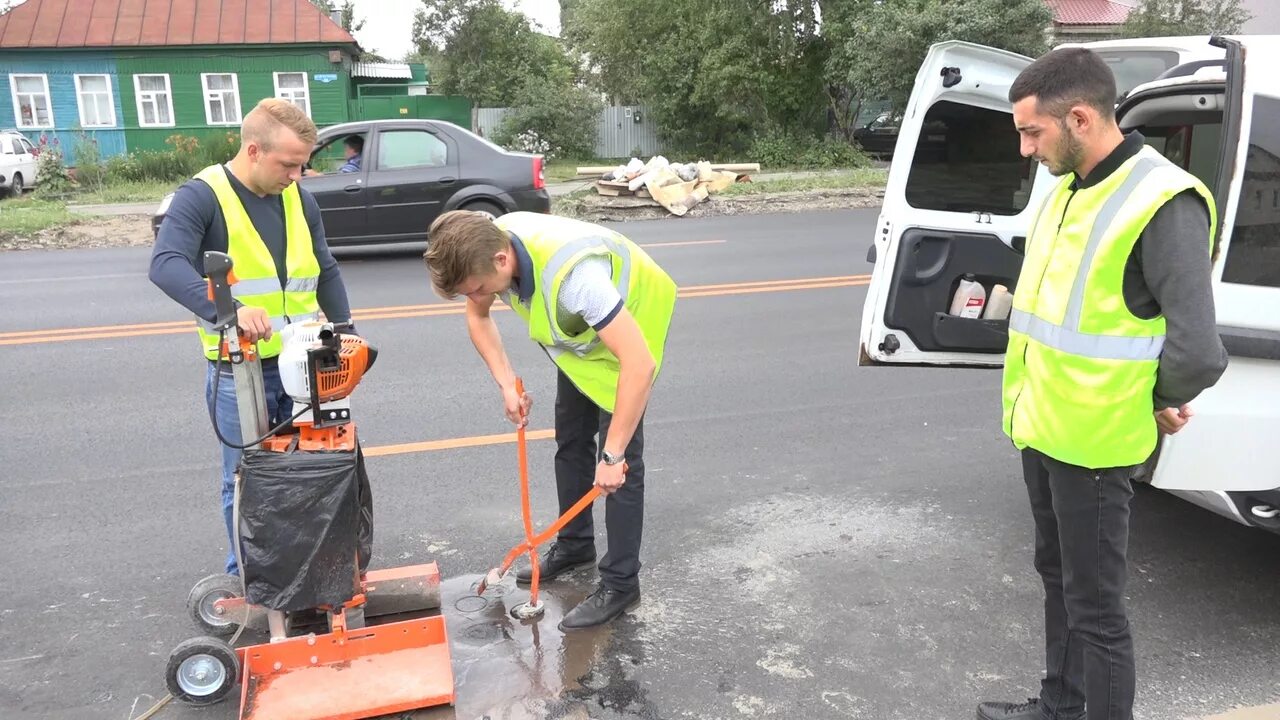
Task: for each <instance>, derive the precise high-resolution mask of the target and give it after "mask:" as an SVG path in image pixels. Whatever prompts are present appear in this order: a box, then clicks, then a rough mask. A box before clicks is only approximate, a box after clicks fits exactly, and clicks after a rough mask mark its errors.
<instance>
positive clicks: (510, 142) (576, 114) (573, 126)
mask: <svg viewBox="0 0 1280 720" xmlns="http://www.w3.org/2000/svg"><path fill="white" fill-rule="evenodd" d="M519 99H520V102H519V104H517V105H516V106H515V108H514V109H513V110H512V111H511V112H510V113H509V114H508V115H507V116H506V118H504V119H503V121H502V125H501V126H500V127H499V128H498V130H497V131H496V132H495V133H494V142H496V143H498V144H499V145H502V146H504V147H506V148H509V149H512V150H519V151H521V152H533V153H536V154H540V155H544V156H545V157H547V159H551V158H553V157H560V158H588V157H592V156H593V155H594V154H595V147H596V123H597V119H598V117H599V115H600V111H601V110H602V109H603V108H604V103H603V102H602V101H601V100H600V98H599V97H597V96H596V95H595V94H593V93H592V92H591V91H590V90H586V89H584V88H577V87H572V86H565V87H560V88H556V87H546V86H541V87H535V84H534V83H530V86H529V87H527V88H526V89H525V90H523V91H522V92H521V93H520V94H519Z"/></svg>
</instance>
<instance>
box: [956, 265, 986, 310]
mask: <svg viewBox="0 0 1280 720" xmlns="http://www.w3.org/2000/svg"><path fill="white" fill-rule="evenodd" d="M986 304H987V289H986V288H984V287H982V283H980V282H978V281H977V280H976V279H975V278H974V277H973V275H971V274H966V275H965V276H964V278H962V279H961V280H960V287H958V288H956V295H955V297H954V298H952V299H951V314H952V315H958V316H960V317H962V318H978V317H981V316H982V308H983V307H985V306H986Z"/></svg>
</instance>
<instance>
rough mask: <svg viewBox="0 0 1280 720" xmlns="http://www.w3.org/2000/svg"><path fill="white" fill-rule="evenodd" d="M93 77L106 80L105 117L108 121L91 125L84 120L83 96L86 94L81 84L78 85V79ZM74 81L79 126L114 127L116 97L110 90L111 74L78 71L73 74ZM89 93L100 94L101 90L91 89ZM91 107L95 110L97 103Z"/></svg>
mask: <svg viewBox="0 0 1280 720" xmlns="http://www.w3.org/2000/svg"><path fill="white" fill-rule="evenodd" d="M95 77H100V78H105V79H106V81H107V90H106V95H107V118H108V121H107V122H105V123H94V124H92V125H91V124H89V123H88V122H87V121H86V120H85V116H84V108H85V103H84V98H85V94H86V93H85V91H84V88H83V87H81V85H80V81H81V79H82V78H95ZM75 82H76V104H77V105H78V106H79V107H80V127H84V128H110V127H115V126H116V99H115V93H114V92H112V90H111V76H110V75H107V74H106V73H85V74H79V73H77V74H76V76H75ZM89 94H92V95H101V94H102V93H101V91H98V90H93V91H90V93H89ZM93 107H94V109H95V110H96V109H97V107H98V106H97V103H96V102H95V103H94V105H93Z"/></svg>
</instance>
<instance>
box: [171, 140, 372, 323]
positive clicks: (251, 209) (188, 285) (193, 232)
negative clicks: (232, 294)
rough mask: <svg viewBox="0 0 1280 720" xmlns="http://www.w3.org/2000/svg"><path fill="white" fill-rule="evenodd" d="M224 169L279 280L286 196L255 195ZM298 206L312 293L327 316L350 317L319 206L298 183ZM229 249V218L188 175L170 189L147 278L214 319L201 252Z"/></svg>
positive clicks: (209, 190) (282, 273)
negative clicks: (313, 275)
mask: <svg viewBox="0 0 1280 720" xmlns="http://www.w3.org/2000/svg"><path fill="white" fill-rule="evenodd" d="M223 171H224V172H226V173H227V178H228V179H229V180H230V181H231V187H232V188H234V189H235V192H236V196H237V197H239V198H240V202H241V204H243V205H244V209H245V211H246V212H247V213H248V214H249V220H250V221H251V222H252V223H253V227H254V228H255V229H257V231H258V234H259V235H260V236H262V242H263V243H264V244H265V245H266V246H267V250H269V251H270V252H271V257H272V258H273V259H275V261H276V272H277V273H278V275H279V277H280V282H281V284H282V285H283V284H284V282H285V280H286V278H287V273H286V267H285V258H286V254H285V229H284V200H283V198H282V197H281V196H280V195H267V196H266V197H258V196H257V195H256V194H255V193H253V192H252V191H251V190H249V188H247V187H245V186H244V184H243V183H241V182H240V181H239V180H237V179H236V177H235V176H234V175H232V174H231V173H230V172H229V171H227V170H226V167H225V166H224V167H223ZM298 194H299V195H300V196H301V198H302V209H303V212H304V213H305V215H306V218H307V226H308V227H309V228H310V229H311V242H312V246H313V247H314V249H315V254H316V260H317V261H318V262H319V264H320V278H319V285H318V287H317V289H316V299H317V300H318V301H319V303H320V309H321V310H323V311H324V314H325V317H326V318H328V319H329V320H331V321H333V322H346V321H348V320H350V319H351V305H350V303H349V302H348V300H347V288H346V286H345V285H344V284H343V282H342V273H341V272H340V271H339V270H338V261H337V260H335V259H334V258H333V253H331V252H330V251H329V245H328V243H326V242H325V237H324V224H323V223H322V222H321V219H320V206H319V205H318V204H316V199H315V197H313V196H312V195H311V193H310V192H308V191H307V190H305V189H303V188H301V187H299V188H298ZM210 250H212V251H216V252H226V251H227V223H226V220H225V219H223V216H222V208H221V207H219V206H218V199H217V197H215V196H214V194H213V188H211V187H209V186H208V185H207V184H206V183H205V182H204V181H202V180H194V179H193V180H188V181H187V182H186V183H184V184H183V185H182V187H180V188H178V191H177V192H176V193H174V196H173V202H172V203H170V205H169V209H168V211H167V212H166V213H165V218H164V222H163V223H161V225H160V232H159V234H158V235H157V237H156V244H155V248H154V249H153V250H152V253H151V272H150V278H151V282H153V283H155V285H156V286H157V287H159V288H160V289H161V290H163V291H164V293H165V294H166V295H168V296H169V297H171V298H173V299H174V300H176V301H177V302H178V303H180V304H181V305H182V306H183V307H185V308H187V309H188V310H190V311H191V312H192V313H195V314H196V315H199V316H200V317H202V318H204V319H206V320H208V321H209V322H214V321H215V320H216V319H217V312H216V311H215V310H214V306H213V301H211V300H209V291H208V285H207V283H206V281H205V279H204V273H203V267H204V260H203V254H204V253H205V252H206V251H210Z"/></svg>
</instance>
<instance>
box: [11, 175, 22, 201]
mask: <svg viewBox="0 0 1280 720" xmlns="http://www.w3.org/2000/svg"><path fill="white" fill-rule="evenodd" d="M9 192H11V193H13V196H14V197H22V173H14V176H13V185H12V186H10V188H9Z"/></svg>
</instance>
